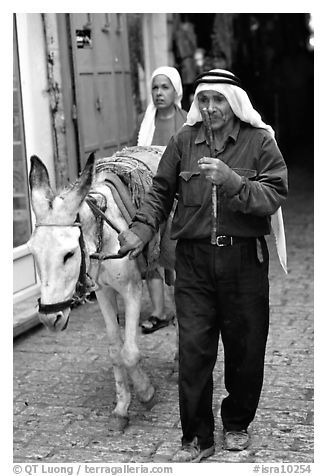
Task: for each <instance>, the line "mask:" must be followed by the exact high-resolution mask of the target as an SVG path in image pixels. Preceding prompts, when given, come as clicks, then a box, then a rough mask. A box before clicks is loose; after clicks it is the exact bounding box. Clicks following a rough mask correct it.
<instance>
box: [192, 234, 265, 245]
mask: <svg viewBox="0 0 327 476" xmlns="http://www.w3.org/2000/svg"><path fill="white" fill-rule="evenodd" d="M255 239H256V238H255V237H254V236H226V235H220V236H217V238H216V243H215V244H214V245H213V246H233V245H236V244H238V243H250V242H253V240H255ZM190 241H193V242H196V243H201V244H207V245H210V244H211V243H210V238H209V237H208V238H200V239H198V240H197V239H195V240H190Z"/></svg>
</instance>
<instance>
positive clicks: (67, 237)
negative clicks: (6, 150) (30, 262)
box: [28, 154, 95, 330]
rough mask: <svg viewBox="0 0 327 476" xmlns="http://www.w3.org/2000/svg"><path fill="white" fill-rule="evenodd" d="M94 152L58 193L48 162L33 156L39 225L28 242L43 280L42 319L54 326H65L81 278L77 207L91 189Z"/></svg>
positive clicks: (33, 196) (32, 176) (32, 181)
mask: <svg viewBox="0 0 327 476" xmlns="http://www.w3.org/2000/svg"><path fill="white" fill-rule="evenodd" d="M94 161H95V158H94V154H91V155H90V157H89V159H88V161H87V163H86V165H85V168H84V170H83V172H82V174H81V175H80V177H79V179H78V180H77V181H76V182H75V183H74V184H73V185H72V186H70V187H69V188H67V189H65V190H63V191H62V192H61V193H59V194H55V193H54V192H53V191H52V189H51V186H50V181H49V175H48V171H47V169H46V167H45V165H44V164H43V163H42V161H41V160H40V159H39V158H38V157H36V156H35V155H34V156H32V157H31V170H30V174H29V182H30V188H31V201H32V208H33V211H34V214H35V217H36V226H35V229H34V231H33V234H32V236H31V239H30V240H29V242H28V245H29V247H30V249H31V251H32V253H33V255H34V258H35V262H36V267H37V271H38V275H39V277H40V281H41V299H40V309H39V311H40V314H39V317H40V320H41V322H43V323H44V324H45V325H46V326H47V327H48V328H50V329H52V330H64V329H65V328H66V326H67V323H68V318H69V313H70V303H71V299H72V297H73V294H74V291H75V287H76V284H77V281H78V278H79V273H80V266H81V258H82V252H81V247H80V241H79V240H80V234H81V230H80V227H79V226H78V225H77V224H76V216H77V213H78V210H79V208H80V206H81V204H82V202H83V200H84V198H85V196H86V195H87V193H88V192H89V190H90V187H91V184H92V179H93V173H94Z"/></svg>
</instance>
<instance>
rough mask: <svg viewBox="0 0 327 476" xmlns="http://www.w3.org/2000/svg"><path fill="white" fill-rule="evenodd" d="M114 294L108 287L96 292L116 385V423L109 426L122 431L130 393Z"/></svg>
mask: <svg viewBox="0 0 327 476" xmlns="http://www.w3.org/2000/svg"><path fill="white" fill-rule="evenodd" d="M116 294H117V293H116V291H114V290H113V289H111V288H108V287H104V288H101V289H99V290H97V291H96V295H97V299H98V302H99V306H100V308H101V311H102V314H103V317H104V320H105V324H106V328H107V333H108V340H109V356H110V359H111V362H112V366H113V372H114V377H115V385H116V396H117V404H116V407H115V409H114V410H113V412H112V415H113V416H114V417H115V418H116V421H115V420H112V421H111V424H112V426H115V428H117V429H120V430H123V429H124V428H125V426H126V425H127V423H128V408H129V405H130V402H131V392H130V388H129V383H128V375H127V372H126V368H125V365H124V362H123V359H122V355H121V351H122V348H123V342H122V338H121V333H120V328H119V325H118V322H117V301H116Z"/></svg>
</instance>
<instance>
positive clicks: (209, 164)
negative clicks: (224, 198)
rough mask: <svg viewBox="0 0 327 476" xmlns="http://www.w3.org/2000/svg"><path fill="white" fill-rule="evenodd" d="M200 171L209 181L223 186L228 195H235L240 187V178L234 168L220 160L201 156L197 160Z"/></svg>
mask: <svg viewBox="0 0 327 476" xmlns="http://www.w3.org/2000/svg"><path fill="white" fill-rule="evenodd" d="M198 164H199V169H200V172H201V173H202V174H203V175H204V176H205V178H206V179H207V180H209V181H210V182H212V183H214V184H216V185H219V186H223V190H224V191H225V192H226V193H227V194H228V195H230V196H232V195H236V193H238V192H239V190H240V189H241V187H242V179H241V177H240V175H238V174H237V173H236V172H234V170H232V169H231V168H230V167H228V165H226V164H225V163H224V162H223V161H222V160H220V159H215V158H212V157H202V159H200V160H199V161H198Z"/></svg>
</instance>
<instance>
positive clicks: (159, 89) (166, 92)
mask: <svg viewBox="0 0 327 476" xmlns="http://www.w3.org/2000/svg"><path fill="white" fill-rule="evenodd" d="M151 92H152V99H153V102H154V105H155V106H156V108H157V109H165V108H167V107H170V106H171V105H172V104H174V101H175V94H176V91H175V88H174V86H173V85H172V83H171V81H170V79H169V78H167V76H165V75H164V74H158V75H157V76H155V77H154V78H153V81H152V91H151Z"/></svg>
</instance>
